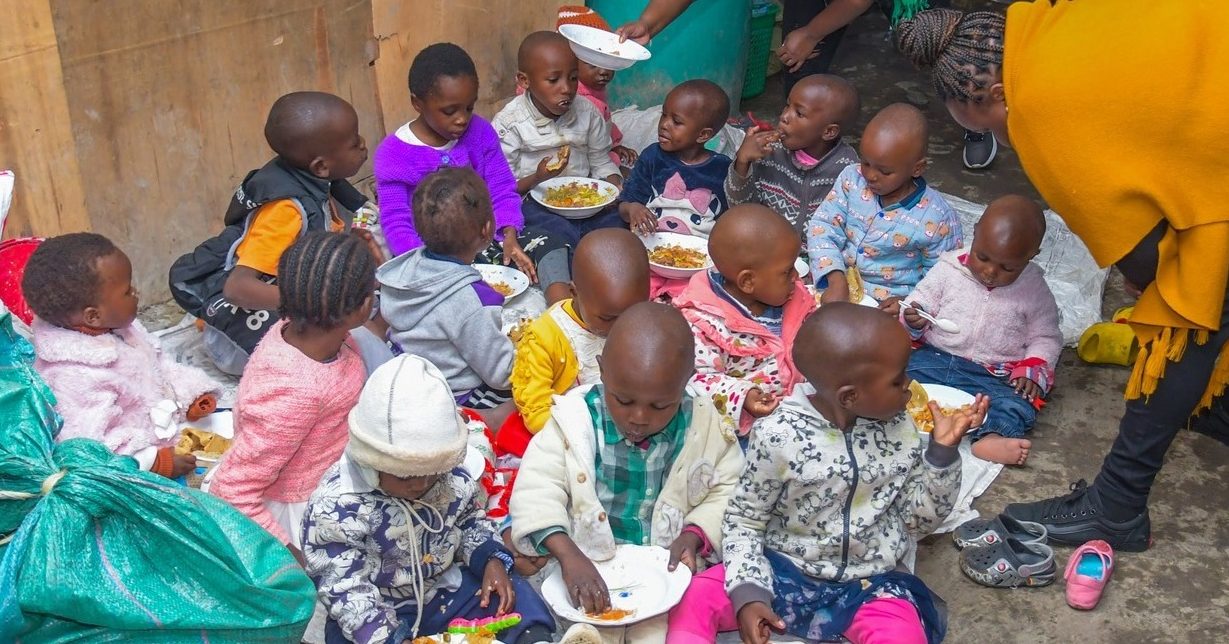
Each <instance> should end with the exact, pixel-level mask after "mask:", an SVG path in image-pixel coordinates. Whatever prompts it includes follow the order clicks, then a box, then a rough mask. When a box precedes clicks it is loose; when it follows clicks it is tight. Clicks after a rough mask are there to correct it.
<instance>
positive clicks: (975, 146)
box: [964, 130, 999, 170]
mask: <svg viewBox="0 0 1229 644" xmlns="http://www.w3.org/2000/svg"><path fill="white" fill-rule="evenodd" d="M998 153H999V142H998V141H997V140H995V138H994V135H993V134H990V133H989V132H974V131H972V130H965V131H964V167H966V168H968V169H970V170H981V169H982V168H985V167H988V166H989V165H990V164H991V163H993V162H994V157H995V155H997V154H998Z"/></svg>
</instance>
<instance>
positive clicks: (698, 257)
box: [641, 232, 713, 280]
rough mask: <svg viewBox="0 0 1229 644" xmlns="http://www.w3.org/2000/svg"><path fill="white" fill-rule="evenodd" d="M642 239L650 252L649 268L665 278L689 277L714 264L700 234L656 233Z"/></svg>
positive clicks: (705, 242) (706, 244)
mask: <svg viewBox="0 0 1229 644" xmlns="http://www.w3.org/2000/svg"><path fill="white" fill-rule="evenodd" d="M641 240H642V241H643V242H644V246H645V248H646V249H648V252H649V270H651V271H653V272H654V273H656V274H658V275H660V276H662V277H665V278H667V279H680V280H685V279H691V276H692V275H695V274H696V273H699V272H700V271H702V270H704V269H706V268H708V267H710V266H712V265H713V260H712V258H710V257H709V256H708V240H707V239H704V238H703V237H694V236H692V235H681V234H679V233H669V232H657V233H653V234H651V235H647V236H644V237H641Z"/></svg>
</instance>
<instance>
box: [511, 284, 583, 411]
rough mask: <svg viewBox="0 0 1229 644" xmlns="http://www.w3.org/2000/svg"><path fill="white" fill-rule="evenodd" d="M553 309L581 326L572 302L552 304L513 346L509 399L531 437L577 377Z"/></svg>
mask: <svg viewBox="0 0 1229 644" xmlns="http://www.w3.org/2000/svg"><path fill="white" fill-rule="evenodd" d="M556 309H559V311H561V312H563V313H566V314H567V316H568V317H570V318H571V319H572V320H573V321H575V322H576V324H577V325H578V326H581V327H583V326H584V325H583V324H581V321H580V316H578V315H576V309H575V308H574V307H573V305H572V300H563V301H562V302H557V303H555V304H554V306H552V307H551V308H549V309H547V310H546V311H545V312H543V313H542V315H540V316H538V319H536V320H534V321H533V322H530V323H529V326H528V327H526V329H525V331H524V333H523V334H522V335H521V339H520V341H519V342H517V344H516V361H515V362H513V364H512V399H513V400H514V401H516V408H517V409H518V410H519V411H520V412H521V418H522V419H523V420H524V421H525V427H526V428H527V429H528V430H529V431H530V432H532V433H534V434H536V433H538V432H539V431H541V430H542V427H543V426H545V425H546V421H547V420H549V419H550V410H551V401H552V399H553V397H554V396H555V395H556V394H563V393H565V392H567V391H568V390H569V389H571V388H572V387H575V386H576V384H577V379H578V378H579V376H580V367H581V365H580V361H579V360H578V359H577V357H576V352H575V351H573V350H572V344H571V342H569V341H568V337H567V334H566V333H564V331H563V329H561V328H560V327H559V324H558V323H557V322H556V321H555V319H554V317H553V316H552V312H553V311H554V312H556V313H557V312H559V311H556ZM595 337H596V336H595Z"/></svg>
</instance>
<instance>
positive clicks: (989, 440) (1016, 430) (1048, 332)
mask: <svg viewBox="0 0 1229 644" xmlns="http://www.w3.org/2000/svg"><path fill="white" fill-rule="evenodd" d="M1045 230H1046V221H1045V216H1044V215H1043V214H1042V212H1041V207H1040V206H1038V205H1037V204H1036V203H1033V202H1032V201H1031V200H1029V199H1027V198H1025V197H1021V196H1019V195H1008V196H1006V197H1001V198H999V199H996V200H995V201H994V202H993V203H991V204H990V206H989V207H987V208H986V212H985V214H983V215H982V218H981V220H980V221H978V222H977V225H976V226H975V227H974V228H973V245H972V248H970V249H969V250H968V251H967V252H962V251H954V252H949V253H944V254H943V255H942V256H941V257H940V258H939V263H938V264H936V265H935V267H934V268H933V269H931V271H930V272H929V273H927V274H926V277H924V278H922V281H921V282H918V285H917V288H915V289H914V290H913V292H912V293H910V294H909V296H908V297H906V298H905V299H904V302H905V303H904V304H902V307H901V308H902V311H901V314H902V316H903V319H904V321H905V322H906V323H908V325H909V327H910V328H911V329H912V333H913V336H914V337H915V338H918V339H921V340H922V341H923V342H925V344H924V345H923V346H922V347H920V348H919V349H917V350H916V351H914V352H913V356H912V357H910V358H909V376H910V377H911V378H913V379H915V380H918V381H919V382H933V383H937V384H941V385H948V386H950V387H955V388H957V389H960V390H963V391H967V392H968V393H971V394H986V395H987V396H989V397H990V401H991V402H990V414H989V415H988V416H987V417H986V418H987V421H986V423H985V424H984V425H982V426H981V427H980V428H978V430H977V431H976V432H973V433H972V434H971V436H972V439H973V441H974V442H973V453H974V454H975V455H977V456H978V457H980V458H984V459H986V460H988V461H994V462H996V463H1005V464H1007V465H1023V464H1024V462H1025V460H1026V459H1028V450H1029V447H1030V442H1029V441H1028V440H1026V439H1024V438H1021V437H1022V436H1024V434H1025V433H1026V432H1028V431H1029V430H1030V429H1032V428H1033V422H1034V421H1035V420H1036V419H1037V410H1038V408H1039V406H1040V405H1041V401H1042V400H1043V399H1044V398H1045V397H1046V396H1047V395H1049V393H1050V388H1051V387H1053V385H1054V367H1055V366H1056V365H1057V364H1058V356H1059V353H1061V352H1062V348H1063V335H1062V332H1061V331H1059V328H1058V305H1057V304H1055V302H1054V294H1053V293H1051V292H1050V288H1049V287H1048V286H1047V285H1046V282H1045V275H1044V273H1043V272H1042V270H1041V268H1040V267H1038V266H1037V265H1036V264H1033V263H1032V262H1030V261H1029V260H1031V259H1032V258H1033V257H1036V256H1037V253H1038V251H1039V250H1040V249H1041V240H1042V238H1043V237H1045ZM916 309H921V310H923V311H926V312H928V313H930V314H931V315H935V316H941V317H945V318H948V319H950V320H953V321H956V322H957V324H959V326H960V330H959V331H958V332H956V333H945V332H943V331H940V330H939V329H936V328H934V327H932V326H931V325H930V323H929V322H927V321H926V320H924V319H922V318H921V317H920V316H918V315H917V311H916Z"/></svg>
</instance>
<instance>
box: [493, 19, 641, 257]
mask: <svg viewBox="0 0 1229 644" xmlns="http://www.w3.org/2000/svg"><path fill="white" fill-rule="evenodd" d="M517 70H518V71H517V72H516V82H517V85H518V86H520V87H521V88H522V89H524V90H525V93H524V94H521V95H520V96H517V97H515V98H513V99H512V100H511V101H510V102H509V103H508V104H507V105H506V106H504V108H503V109H502V110H500V111H499V113H498V114H496V115H495V119H494V121H493V122H492V123H493V125H494V126H495V131H496V132H497V133H498V134H499V141H500V144H501V146H502V147H503V152H504V157H506V158H507V160H508V164H509V165H511V166H512V174H513V175H514V176H516V177H517V182H516V190H517V192H519V193H521V194H527V193H528V192H529V191H530V190H532V189H533V188H534V187H535V186H537V185H538V184H539V183H542V182H543V181H545V180H547V179H550V178H552V177H557V176H560V175H563V176H568V177H579V178H586V177H591V178H598V179H605V180H606V181H609V182H611V183H613V184H614V185H615V186H622V185H623V175H622V174H620V173H619V168H618V166H616V165H615V164H614V163H613V162H612V161H611V160H610V127H609V126H608V125H607V124H606V121H605V120H604V119H603V118H602V114H601V113H600V112H598V110H597V108H596V107H594V106H593V104H592V103H590V102H589V101H577V100H575V99H576V83H577V74H578V61H577V60H576V54H574V53H572V48H571V46H570V45H568V41H567V39H566V38H564V37H563V36H561V35H559V34H557V33H555V32H553V31H537V32H534V33H531V34H529V35H528V36H526V37H525V40H524V41H522V42H521V47H520V50H519V51H518V52H517ZM522 211H523V212H524V215H525V223H526V224H528V225H529V226H532V227H534V228H539V229H541V230H544V231H546V232H547V233H550V234H551V235H553V236H555V237H557V238H558V239H560V240H562V241H565V242H566V243H568V244H569V245H571V246H572V247H573V248H575V246H576V243H577V242H579V241H580V238H581V236H583V235H584V234H585V233H587V232H589V231H591V230H597V229H599V228H620V227H623V226H624V224H623V221H622V220H621V219H620V218H619V216H618V213H617V212H616V211H615V209H614V208H609V209H605V210H603V211H601V212H599V213H597V214H595V215H593V216H591V217H588V218H585V219H566V218H564V217H562V216H560V215H557V214H555V213H553V212H551V211H549V210H547V209H546V208H545V207H543V206H542V205H541V204H539V203H538V202H536V201H534V200H533V199H532V198H526V199H525V200H524V202H523V204H522Z"/></svg>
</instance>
